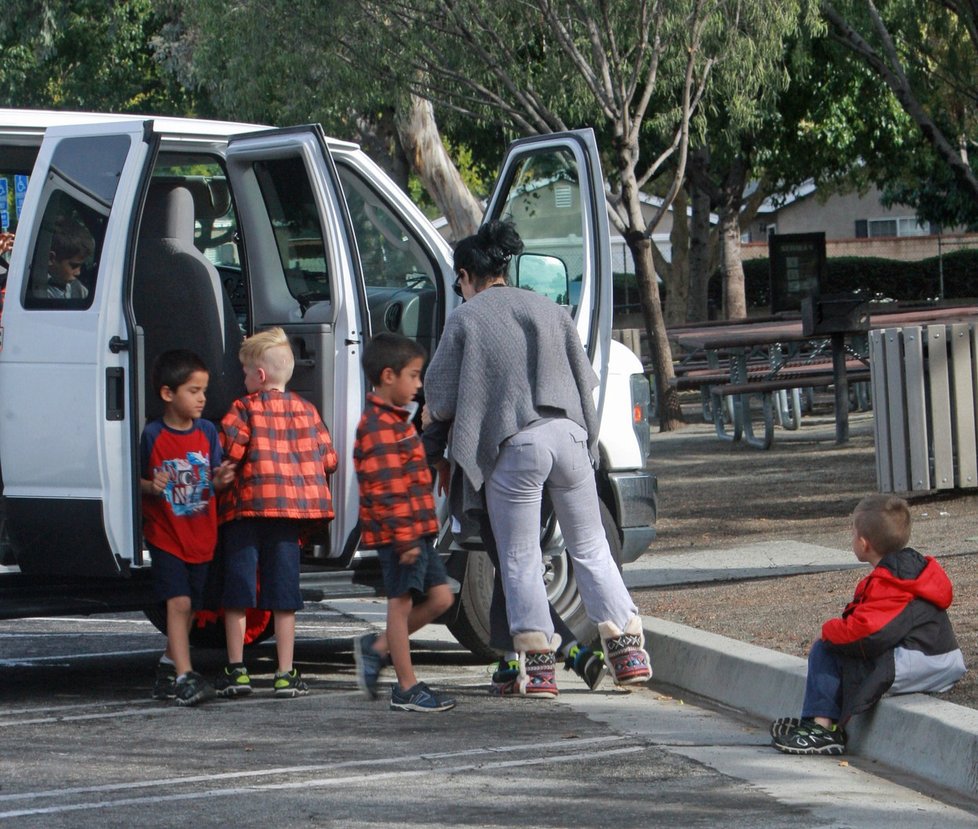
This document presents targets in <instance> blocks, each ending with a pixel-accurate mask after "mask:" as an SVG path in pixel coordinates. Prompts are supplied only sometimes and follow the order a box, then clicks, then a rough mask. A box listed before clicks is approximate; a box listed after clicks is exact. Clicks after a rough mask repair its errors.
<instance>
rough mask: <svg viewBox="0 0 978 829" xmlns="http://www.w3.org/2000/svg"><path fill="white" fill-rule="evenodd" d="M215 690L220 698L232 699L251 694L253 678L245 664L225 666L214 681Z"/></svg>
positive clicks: (238, 663)
mask: <svg viewBox="0 0 978 829" xmlns="http://www.w3.org/2000/svg"><path fill="white" fill-rule="evenodd" d="M214 690H215V692H216V693H217V695H218V696H219V697H225V698H226V699H231V698H232V697H243V696H245V695H247V694H250V693H251V677H250V676H248V669H247V668H246V667H245V666H244V663H241V662H237V663H235V664H233V665H227V666H225V668H224V670H223V671H221V672H220V673H219V674H218V675H217V679H215V680H214Z"/></svg>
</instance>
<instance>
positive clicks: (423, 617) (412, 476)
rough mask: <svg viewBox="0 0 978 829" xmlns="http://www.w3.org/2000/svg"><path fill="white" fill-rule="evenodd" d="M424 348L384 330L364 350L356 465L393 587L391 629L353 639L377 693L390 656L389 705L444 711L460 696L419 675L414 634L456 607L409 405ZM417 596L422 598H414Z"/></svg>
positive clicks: (363, 683) (364, 680)
mask: <svg viewBox="0 0 978 829" xmlns="http://www.w3.org/2000/svg"><path fill="white" fill-rule="evenodd" d="M424 361H425V351H424V349H423V348H422V347H421V346H420V345H419V344H418V343H416V342H415V341H414V340H409V339H407V338H406V337H401V336H398V335H396V334H386V333H385V334H378V335H377V336H376V337H374V338H373V339H372V340H371V341H370V342H369V343H368V344H367V346H366V348H365V349H364V352H363V368H364V371H365V372H366V374H367V378H368V379H369V380H370V382H371V383H372V384H373V387H374V388H373V392H372V393H370V394H368V395H367V406H366V409H365V410H364V412H363V417H362V418H361V419H360V425H359V426H358V427H357V440H356V445H355V447H354V449H353V464H354V466H355V467H356V470H357V476H358V477H359V479H360V525H361V532H362V541H361V544H362V546H364V547H376V549H377V555H378V557H379V558H380V564H381V567H382V569H383V574H384V587H385V589H386V591H387V629H386V631H385V632H384V633H382V634H380V635H377V634H374V633H368V634H366V635H365V636H362V637H360V638H359V639H356V640H355V641H354V656H355V657H356V668H357V682H358V684H359V685H360V688H361V689H362V690H363V692H364V693H365V694H366V695H367V696H368V697H369V698H370V699H376V698H377V681H378V679H379V677H380V672H381V669H382V668H383V666H384V664H385V663H386V661H387V657H388V655H389V657H390V660H391V662H392V663H393V665H394V672H395V673H396V674H397V683H396V684H395V685H394V686H393V687H392V688H391V702H390V707H391V708H392V709H395V710H401V711H422V712H430V711H446V710H448V709H449V708H453V707H454V706H455V700H453V699H451V698H449V697H446V696H444V695H442V694H437V693H435V692H434V691H432V690H431V689H430V688H429V687H428V686H427V685H425V683H423V682H419V681H418V678H417V676H415V673H414V666H413V665H412V664H411V642H410V638H409V637H410V635H411V634H412V633H414V632H415V631H416V630H420V629H421V628H422V627H424V626H425V625H427V624H429V623H430V622H432V621H433V620H435V619H437V618H438V617H439V616H440V615H441V614H442V613H444V612H445V611H446V610H448V608H450V607H451V606H452V602H453V601H454V597H453V596H452V592H451V589H450V588H449V587H448V574H447V573H446V571H445V565H444V564H443V563H442V560H441V557H440V556H439V555H438V551H437V550H436V549H435V545H434V543H433V542H434V539H435V536H437V534H438V517H437V515H436V513H435V499H434V496H433V494H432V486H431V473H430V472H429V471H428V463H427V460H426V459H425V452H424V447H423V446H422V445H421V439H420V438H419V437H418V433H417V432H416V431H415V428H414V426H413V425H412V423H411V416H410V413H409V412H408V410H407V409H405V408H404V407H405V406H407V405H408V404H409V403H411V401H412V400H414V396H415V395H416V394H417V392H418V389H420V388H421V369H422V368H423V367H424ZM415 598H421V599H423V601H419V602H418V603H415Z"/></svg>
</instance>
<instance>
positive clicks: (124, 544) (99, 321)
mask: <svg viewBox="0 0 978 829" xmlns="http://www.w3.org/2000/svg"><path fill="white" fill-rule="evenodd" d="M153 141H154V139H153V138H152V134H151V131H150V130H149V129H148V128H147V125H146V124H145V123H144V122H142V121H138V120H133V121H131V122H128V121H127V122H116V123H114V124H101V125H85V126H71V127H55V128H51V129H49V130H48V131H47V132H46V134H45V137H44V141H43V144H42V145H41V149H40V152H39V155H38V158H37V162H36V164H35V167H34V171H33V173H32V175H31V178H30V184H29V187H28V191H27V195H26V198H25V202H24V209H23V212H22V214H21V218H20V223H19V225H18V229H17V238H16V242H15V246H14V252H13V256H12V259H11V263H10V271H9V275H8V282H7V292H6V301H5V307H4V311H3V317H2V329H0V333H2V340H0V344H2V346H0V347H2V350H0V462H2V474H3V486H4V498H5V506H6V519H7V529H8V531H9V534H10V538H11V541H12V543H13V546H14V550H15V553H16V559H17V563H18V565H19V566H20V569H21V571H22V572H24V573H28V574H44V575H66V576H105V575H113V574H119V573H125V572H126V571H127V569H128V565H129V564H130V563H132V562H134V561H136V562H138V557H139V551H140V549H141V540H140V532H139V527H137V526H135V524H136V518H135V517H136V516H137V515H138V512H137V511H136V498H137V497H138V487H137V484H138V481H137V476H138V473H137V461H136V455H137V454H138V453H137V441H138V437H139V428H140V426H141V424H138V423H136V422H135V418H134V406H133V399H134V397H133V394H132V379H133V376H132V352H133V347H132V344H133V343H134V342H135V336H134V331H133V328H132V324H131V320H130V319H129V317H128V314H127V308H128V303H127V302H126V299H125V298H126V291H127V279H128V273H129V271H130V265H131V258H132V249H133V243H132V239H133V237H134V233H133V227H134V221H135V220H134V217H135V208H134V206H135V205H136V204H138V202H139V198H140V193H141V185H142V181H143V180H144V178H145V176H146V175H147V167H148V164H149V160H150V159H151V158H152V156H153V152H154V146H153Z"/></svg>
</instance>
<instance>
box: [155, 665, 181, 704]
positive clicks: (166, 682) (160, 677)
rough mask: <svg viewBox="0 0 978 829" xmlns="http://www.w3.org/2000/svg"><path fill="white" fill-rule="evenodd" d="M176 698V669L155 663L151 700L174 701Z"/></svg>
mask: <svg viewBox="0 0 978 829" xmlns="http://www.w3.org/2000/svg"><path fill="white" fill-rule="evenodd" d="M176 696H177V671H176V668H174V667H173V665H170V664H168V663H166V662H157V663H156V680H155V681H154V682H153V699H175V698H176Z"/></svg>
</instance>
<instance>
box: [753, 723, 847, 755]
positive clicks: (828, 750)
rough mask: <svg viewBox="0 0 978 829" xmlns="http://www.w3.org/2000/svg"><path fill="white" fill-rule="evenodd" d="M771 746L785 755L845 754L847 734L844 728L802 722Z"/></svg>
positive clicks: (774, 741) (777, 738)
mask: <svg viewBox="0 0 978 829" xmlns="http://www.w3.org/2000/svg"><path fill="white" fill-rule="evenodd" d="M771 744H772V745H773V746H774V747H775V748H776V749H777V750H778V751H781V752H783V753H785V754H845V753H846V733H845V731H844V730H843V729H842V728H839V727H838V726H836V727H835V728H823V727H822V726H821V725H819V724H818V723H816V722H813V721H812V720H802V721H801V722H800V723H799V724H798V725H796V726H795V727H794V728H792V729H791V730H789V731H788V732H787V733H785V734H782V735H781V736H780V737H776V738H775V739H774V740H772V741H771Z"/></svg>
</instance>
